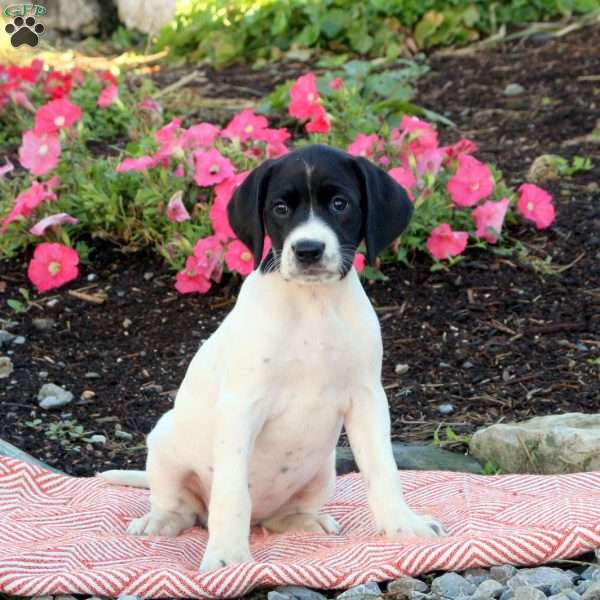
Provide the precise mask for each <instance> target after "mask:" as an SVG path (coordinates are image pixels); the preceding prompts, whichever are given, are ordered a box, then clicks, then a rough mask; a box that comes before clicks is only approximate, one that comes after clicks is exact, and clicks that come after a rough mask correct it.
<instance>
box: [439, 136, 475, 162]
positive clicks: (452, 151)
mask: <svg viewBox="0 0 600 600" xmlns="http://www.w3.org/2000/svg"><path fill="white" fill-rule="evenodd" d="M478 149H479V146H478V145H477V144H476V143H475V142H472V141H471V140H469V139H467V138H461V139H460V140H458V142H456V143H455V144H452V145H450V146H443V147H442V148H440V150H443V151H444V152H445V153H446V158H447V159H450V160H452V159H454V158H458V157H459V156H460V155H461V154H473V153H474V152H477V150H478Z"/></svg>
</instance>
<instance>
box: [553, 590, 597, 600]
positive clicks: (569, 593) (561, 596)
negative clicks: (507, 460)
mask: <svg viewBox="0 0 600 600" xmlns="http://www.w3.org/2000/svg"><path fill="white" fill-rule="evenodd" d="M599 598H600V596H599ZM548 600H581V596H580V595H579V594H578V593H577V592H576V591H574V590H565V591H564V592H559V593H558V594H552V596H548Z"/></svg>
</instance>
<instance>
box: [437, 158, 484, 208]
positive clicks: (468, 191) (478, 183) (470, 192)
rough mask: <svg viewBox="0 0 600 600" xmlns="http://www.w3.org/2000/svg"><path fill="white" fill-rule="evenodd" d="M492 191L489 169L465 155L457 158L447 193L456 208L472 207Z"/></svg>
mask: <svg viewBox="0 0 600 600" xmlns="http://www.w3.org/2000/svg"><path fill="white" fill-rule="evenodd" d="M493 189H494V179H493V177H492V173H491V171H490V168H489V167H488V166H487V165H485V164H483V163H481V162H479V161H478V160H477V159H476V158H473V157H472V156H469V155H467V154H461V155H460V156H459V157H458V168H457V169H456V173H455V174H454V175H453V176H452V177H450V179H449V180H448V192H449V194H450V196H451V198H452V200H453V201H454V204H456V205H457V206H473V205H474V204H477V202H479V201H480V200H481V199H482V198H485V197H486V196H489V195H490V194H491V193H492V190H493Z"/></svg>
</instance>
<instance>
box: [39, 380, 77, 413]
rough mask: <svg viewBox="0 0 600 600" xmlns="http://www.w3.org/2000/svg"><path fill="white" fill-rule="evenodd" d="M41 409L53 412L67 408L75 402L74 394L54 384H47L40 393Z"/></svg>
mask: <svg viewBox="0 0 600 600" xmlns="http://www.w3.org/2000/svg"><path fill="white" fill-rule="evenodd" d="M37 399H38V402H39V405H40V408H42V409H44V410H51V409H53V408H60V407H62V406H66V405H67V404H69V403H70V402H71V401H72V400H73V394H72V393H71V392H69V391H67V390H65V389H64V388H61V387H60V386H59V385H56V384H54V383H45V384H44V385H43V386H42V387H41V388H40V391H39V392H38V395H37Z"/></svg>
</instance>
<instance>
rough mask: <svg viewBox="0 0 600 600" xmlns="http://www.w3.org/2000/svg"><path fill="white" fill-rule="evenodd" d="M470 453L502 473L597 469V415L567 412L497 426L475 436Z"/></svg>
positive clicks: (599, 456) (599, 465)
mask: <svg viewBox="0 0 600 600" xmlns="http://www.w3.org/2000/svg"><path fill="white" fill-rule="evenodd" d="M469 447H470V451H471V453H472V454H473V456H475V458H477V459H478V460H479V461H480V462H482V463H486V462H488V461H492V462H493V463H494V464H495V465H497V466H498V467H499V468H500V469H502V471H503V472H504V473H531V472H533V473H541V474H557V473H575V472H581V471H595V470H600V414H584V413H567V414H563V415H551V416H546V417H534V418H533V419H530V420H528V421H524V422H522V423H500V424H497V425H492V426H491V427H487V428H485V429H481V430H479V431H477V432H476V433H475V435H474V436H473V438H472V440H471V443H470V446H469Z"/></svg>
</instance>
